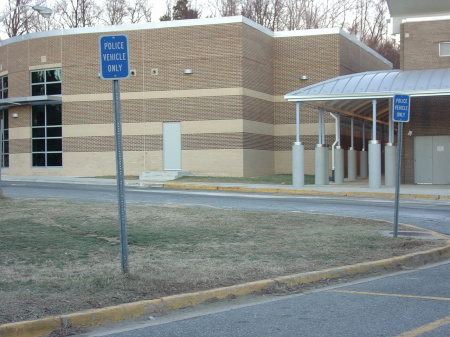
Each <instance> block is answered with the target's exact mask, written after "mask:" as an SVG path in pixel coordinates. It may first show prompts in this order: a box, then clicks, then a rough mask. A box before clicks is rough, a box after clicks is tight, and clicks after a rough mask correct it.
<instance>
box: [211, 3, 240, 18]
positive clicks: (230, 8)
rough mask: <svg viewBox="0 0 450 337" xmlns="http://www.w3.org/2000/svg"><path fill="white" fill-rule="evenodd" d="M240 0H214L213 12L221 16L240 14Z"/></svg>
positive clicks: (212, 4)
mask: <svg viewBox="0 0 450 337" xmlns="http://www.w3.org/2000/svg"><path fill="white" fill-rule="evenodd" d="M240 2H241V1H240V0H214V1H212V2H211V3H210V8H211V11H212V12H215V13H216V14H218V15H219V16H235V15H240V13H241V10H240Z"/></svg>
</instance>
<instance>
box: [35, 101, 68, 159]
mask: <svg viewBox="0 0 450 337" xmlns="http://www.w3.org/2000/svg"><path fill="white" fill-rule="evenodd" d="M31 130H32V131H31V136H32V139H31V152H32V159H33V166H45V167H48V166H62V111H61V105H60V104H51V105H36V106H33V107H32V110H31Z"/></svg>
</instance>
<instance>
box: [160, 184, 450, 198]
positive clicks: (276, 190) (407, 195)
mask: <svg viewBox="0 0 450 337" xmlns="http://www.w3.org/2000/svg"><path fill="white" fill-rule="evenodd" d="M162 187H163V188H171V189H180V190H214V191H229V192H230V191H231V192H254V193H284V194H302V195H325V196H344V197H345V196H347V197H369V198H391V199H392V198H395V193H385V192H353V191H336V192H334V191H318V190H294V189H283V188H270V187H268V188H264V187H242V186H218V185H197V184H195V185H186V184H176V183H163V184H162ZM400 198H401V199H425V200H450V196H448V195H439V194H436V195H432V194H419V193H403V194H400Z"/></svg>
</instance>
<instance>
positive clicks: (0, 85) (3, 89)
mask: <svg viewBox="0 0 450 337" xmlns="http://www.w3.org/2000/svg"><path fill="white" fill-rule="evenodd" d="M4 98H8V76H3V77H0V99H4Z"/></svg>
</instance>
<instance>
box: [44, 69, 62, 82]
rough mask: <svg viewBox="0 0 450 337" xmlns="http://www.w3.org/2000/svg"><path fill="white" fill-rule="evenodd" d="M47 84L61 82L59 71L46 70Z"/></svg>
mask: <svg viewBox="0 0 450 337" xmlns="http://www.w3.org/2000/svg"><path fill="white" fill-rule="evenodd" d="M47 82H61V69H51V70H47Z"/></svg>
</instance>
